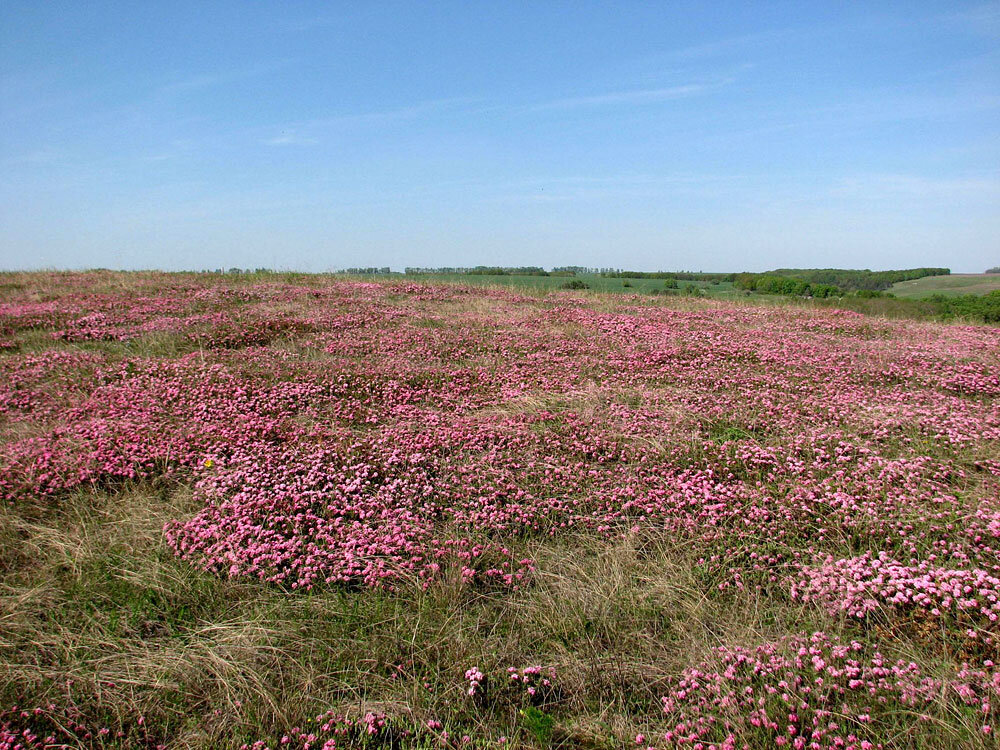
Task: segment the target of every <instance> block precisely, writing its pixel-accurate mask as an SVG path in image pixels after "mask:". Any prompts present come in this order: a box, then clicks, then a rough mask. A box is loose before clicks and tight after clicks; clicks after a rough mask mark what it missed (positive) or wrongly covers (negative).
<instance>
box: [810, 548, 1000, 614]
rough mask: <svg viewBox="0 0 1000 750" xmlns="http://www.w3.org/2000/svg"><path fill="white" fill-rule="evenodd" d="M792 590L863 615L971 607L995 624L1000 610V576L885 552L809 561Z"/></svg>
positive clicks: (831, 607) (831, 608) (829, 607)
mask: <svg viewBox="0 0 1000 750" xmlns="http://www.w3.org/2000/svg"><path fill="white" fill-rule="evenodd" d="M792 596H793V598H798V599H801V600H802V601H815V602H819V603H821V604H822V605H823V606H824V607H826V608H827V610H829V611H830V612H831V613H833V614H836V613H838V612H843V613H845V614H847V615H848V616H850V617H856V618H859V619H860V618H863V617H865V616H866V615H868V614H869V613H870V612H873V611H876V610H878V609H880V608H893V609H900V610H907V609H919V610H921V611H923V612H925V613H927V614H929V615H931V616H933V617H936V618H937V617H946V616H954V615H956V614H958V613H961V612H965V613H968V614H970V615H972V616H973V617H974V619H976V620H982V621H984V623H985V625H986V626H987V627H990V626H991V625H992V624H993V623H996V621H997V617H998V614H1000V578H998V577H997V576H994V575H990V574H989V573H987V572H986V571H984V570H980V569H972V570H966V569H953V568H942V567H938V566H936V565H935V564H934V563H933V562H930V561H927V560H923V561H920V562H918V563H916V564H910V565H906V564H903V563H899V562H897V561H895V560H893V559H892V558H891V557H890V556H889V555H888V554H887V553H885V552H881V553H879V554H878V555H872V554H871V553H865V554H864V555H861V556H859V557H853V558H847V559H839V560H837V559H834V558H833V557H832V556H830V557H827V559H826V560H825V561H823V562H822V563H821V564H817V565H812V566H806V567H803V568H802V570H801V573H800V577H799V579H798V580H797V581H796V582H795V583H794V584H793V586H792Z"/></svg>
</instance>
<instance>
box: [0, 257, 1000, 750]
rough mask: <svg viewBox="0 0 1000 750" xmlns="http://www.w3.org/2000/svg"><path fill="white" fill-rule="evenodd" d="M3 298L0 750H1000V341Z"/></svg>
mask: <svg viewBox="0 0 1000 750" xmlns="http://www.w3.org/2000/svg"><path fill="white" fill-rule="evenodd" d="M3 282H4V283H3V284H0V300H2V301H0V372H2V378H0V499H2V503H3V511H2V516H0V524H2V525H0V574H2V587H0V659H2V662H0V663H2V664H3V667H4V668H3V670H2V671H0V690H2V692H0V748H15V747H25V748H32V747H45V746H52V745H56V746H58V745H59V743H63V744H67V745H69V746H93V747H133V746H149V747H157V746H164V747H242V746H245V747H248V748H264V747H312V748H317V747H470V748H472V747H476V748H498V747H550V746H552V747H593V748H603V747H608V748H612V747H623V746H634V747H642V748H669V747H701V748H703V749H707V748H737V747H750V748H754V747H763V746H777V747H781V746H787V747H793V748H828V747H829V748H834V747H843V748H872V747H885V748H895V747H956V746H969V747H976V746H980V747H996V746H998V740H997V738H996V733H995V731H994V727H995V726H996V725H997V724H998V723H1000V717H998V716H997V713H998V712H1000V695H998V692H1000V671H998V670H997V669H996V668H995V666H994V663H995V662H997V661H1000V641H998V638H1000V622H998V620H997V615H998V614H1000V408H998V398H1000V329H997V328H991V327H985V326H962V325H954V324H950V325H943V324H936V323H926V322H917V321H889V320H885V319H880V318H876V317H864V316H861V315H858V314H856V313H852V312H845V311H837V310H815V309H799V308H794V307H787V306H785V307H772V306H756V305H745V304H744V305H739V304H734V303H730V302H720V301H713V300H699V299H679V298H659V297H657V298H649V297H638V296H634V297H630V296H624V295H615V296H610V295H608V296H606V295H599V294H589V293H588V294H582V295H581V294H575V293H572V292H554V293H547V294H541V293H539V294H535V295H531V294H523V293H517V292H515V291H512V290H509V289H490V288H472V287H464V286H449V285H433V284H423V283H420V284H416V283H394V282H386V283H362V282H357V281H350V280H345V279H337V278H333V277H323V276H302V275H263V276H260V277H225V276H217V275H194V274H189V275H183V274H172V275H167V274H113V273H101V272H94V273H86V274H54V273H53V274H43V273H36V274H6V275H4V278H3Z"/></svg>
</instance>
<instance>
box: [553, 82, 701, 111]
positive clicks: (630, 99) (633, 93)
mask: <svg viewBox="0 0 1000 750" xmlns="http://www.w3.org/2000/svg"><path fill="white" fill-rule="evenodd" d="M717 86H718V84H715V85H709V84H704V83H688V84H684V85H682V86H668V87H666V88H656V89H626V90H622V91H609V92H606V93H603V94H591V95H588V96H571V97H566V98H563V99H554V100H552V101H548V102H543V103H541V104H537V105H535V106H534V107H533V109H570V108H573V107H599V106H603V105H614V104H652V103H655V102H663V101H668V100H671V99H683V98H686V97H690V96H696V95H698V94H703V93H705V92H706V91H708V90H710V89H713V88H716V87H717Z"/></svg>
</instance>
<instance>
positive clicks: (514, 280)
mask: <svg viewBox="0 0 1000 750" xmlns="http://www.w3.org/2000/svg"><path fill="white" fill-rule="evenodd" d="M404 278H407V279H413V280H419V281H449V282H453V283H459V284H474V285H476V286H510V287H514V288H517V289H539V290H544V291H549V290H553V289H560V288H561V287H562V286H563V285H564V284H565V283H566V282H568V281H573V280H574V279H576V280H579V281H582V282H584V283H585V284H587V285H588V286H589V287H590V288H591V289H592V290H594V291H595V292H620V293H623V294H649V293H650V292H651V291H652V290H654V289H663V288H664V280H663V279H613V278H605V277H603V276H597V275H591V274H577V275H576V276H572V277H566V276H513V275H509V276H500V275H498V276H489V275H479V274H464V273H434V274H407V275H406V276H405V277H404ZM685 284H694V285H695V286H697V287H698V288H700V289H703V290H705V292H706V293H707V294H711V295H713V296H715V295H718V296H729V295H732V294H734V293H737V292H736V290H735V289H734V288H733V284H732V282H728V281H723V282H719V283H718V284H711V283H709V282H707V281H678V282H677V286H678V287H680V288H681V289H683V287H684V285H685ZM739 294H740V295H742V294H743V293H742V292H739Z"/></svg>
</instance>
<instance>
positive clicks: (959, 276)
mask: <svg viewBox="0 0 1000 750" xmlns="http://www.w3.org/2000/svg"><path fill="white" fill-rule="evenodd" d="M997 289H1000V273H991V274H986V273H953V274H951V275H949V276H925V277H924V278H922V279H914V280H913V281H900V282H899V283H898V284H893V285H892V288H891V289H889V291H890V292H892V293H893V294H895V295H896V296H897V297H903V298H906V299H920V298H922V297H930V296H931V295H932V294H943V295H945V296H946V297H955V296H958V295H960V294H989V293H990V292H992V291H996V290H997Z"/></svg>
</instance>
